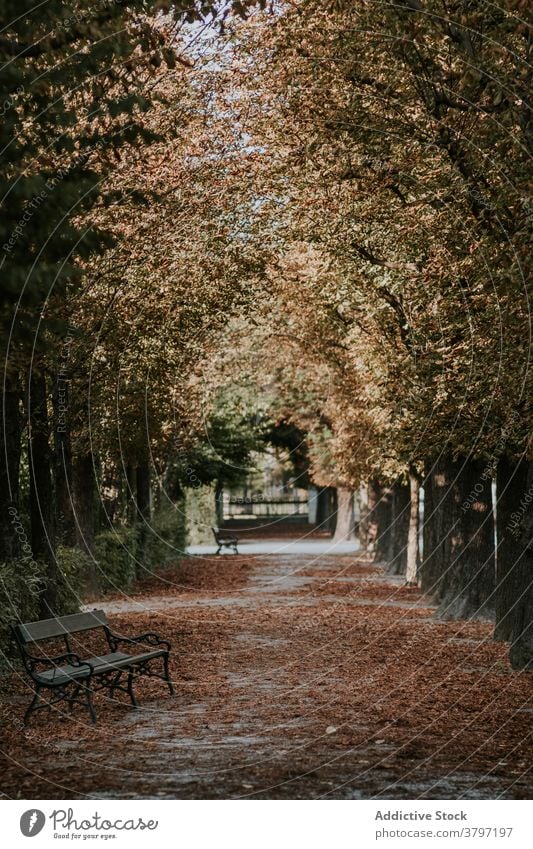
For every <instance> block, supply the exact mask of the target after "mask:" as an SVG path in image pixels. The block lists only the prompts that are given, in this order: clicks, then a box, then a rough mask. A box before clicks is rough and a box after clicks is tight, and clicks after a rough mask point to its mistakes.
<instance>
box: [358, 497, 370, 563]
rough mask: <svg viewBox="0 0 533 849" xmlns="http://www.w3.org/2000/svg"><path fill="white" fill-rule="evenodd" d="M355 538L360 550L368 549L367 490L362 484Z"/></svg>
mask: <svg viewBox="0 0 533 849" xmlns="http://www.w3.org/2000/svg"><path fill="white" fill-rule="evenodd" d="M357 538H358V539H359V548H360V549H361V551H367V550H368V490H367V488H366V486H364V484H363V485H362V486H360V487H359V522H358V525H357Z"/></svg>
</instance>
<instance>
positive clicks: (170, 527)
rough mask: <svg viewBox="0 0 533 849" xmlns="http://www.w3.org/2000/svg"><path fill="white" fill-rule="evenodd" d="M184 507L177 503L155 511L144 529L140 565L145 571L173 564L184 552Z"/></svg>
mask: <svg viewBox="0 0 533 849" xmlns="http://www.w3.org/2000/svg"><path fill="white" fill-rule="evenodd" d="M183 507H184V505H183V503H181V502H178V503H177V504H176V505H175V506H173V507H170V506H169V507H164V508H161V509H160V510H157V511H156V512H155V513H154V515H153V517H152V519H151V522H150V527H149V528H145V529H144V550H143V556H142V565H143V566H144V567H145V568H147V569H156V570H157V569H159V568H161V567H162V566H166V565H168V564H169V563H175V562H176V561H177V560H179V559H180V558H181V557H183V553H184V550H185V515H184V509H183Z"/></svg>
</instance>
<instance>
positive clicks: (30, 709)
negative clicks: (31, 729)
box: [22, 687, 41, 726]
mask: <svg viewBox="0 0 533 849" xmlns="http://www.w3.org/2000/svg"><path fill="white" fill-rule="evenodd" d="M40 691H41V688H40V687H36V689H35V695H34V697H33V699H32V700H31V702H30V704H29V705H28V708H27V710H26V713H25V714H24V719H23V720H22V724H23V725H24V726H27V725H28V723H29V721H30V716H31V715H32V713H33V711H34V710H35V707H36V705H37V702H38V701H39V693H40Z"/></svg>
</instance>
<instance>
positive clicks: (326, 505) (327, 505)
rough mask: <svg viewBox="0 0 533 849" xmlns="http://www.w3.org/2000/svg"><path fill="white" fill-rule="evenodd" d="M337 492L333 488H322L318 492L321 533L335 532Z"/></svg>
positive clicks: (318, 518)
mask: <svg viewBox="0 0 533 849" xmlns="http://www.w3.org/2000/svg"><path fill="white" fill-rule="evenodd" d="M336 502H337V492H336V489H335V488H334V487H332V486H326V487H322V488H321V489H319V491H318V499H317V514H316V522H317V527H318V529H319V530H321V531H329V532H330V533H331V534H333V533H334V532H335V525H336V510H337V503H336Z"/></svg>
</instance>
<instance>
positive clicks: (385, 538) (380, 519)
mask: <svg viewBox="0 0 533 849" xmlns="http://www.w3.org/2000/svg"><path fill="white" fill-rule="evenodd" d="M380 491H381V497H380V498H379V500H378V502H377V504H376V507H375V514H376V522H377V539H376V553H375V557H374V559H375V560H376V561H377V562H379V563H381V562H384V563H390V561H391V560H392V489H391V488H390V487H388V486H387V487H380Z"/></svg>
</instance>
